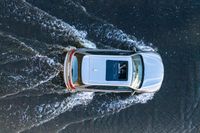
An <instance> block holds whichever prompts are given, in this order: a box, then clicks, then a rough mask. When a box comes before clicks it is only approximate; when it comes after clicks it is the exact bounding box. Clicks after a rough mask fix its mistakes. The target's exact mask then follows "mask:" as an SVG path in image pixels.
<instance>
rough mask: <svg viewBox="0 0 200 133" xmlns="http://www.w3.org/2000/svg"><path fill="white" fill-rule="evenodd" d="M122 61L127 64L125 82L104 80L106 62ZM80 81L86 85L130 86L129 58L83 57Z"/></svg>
mask: <svg viewBox="0 0 200 133" xmlns="http://www.w3.org/2000/svg"><path fill="white" fill-rule="evenodd" d="M108 60H110V61H124V62H127V63H128V70H127V74H128V75H127V80H123V81H121V80H120V81H108V80H106V67H107V66H106V61H108ZM81 75H82V81H83V83H84V84H86V85H110V86H130V84H131V81H132V58H131V56H120V55H117V56H113V55H85V56H84V57H83V60H82V68H81Z"/></svg>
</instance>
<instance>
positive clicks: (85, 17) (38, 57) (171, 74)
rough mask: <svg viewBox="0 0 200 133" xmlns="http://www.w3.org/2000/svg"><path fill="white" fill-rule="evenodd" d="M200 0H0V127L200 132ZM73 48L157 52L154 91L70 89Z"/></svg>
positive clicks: (3, 129) (7, 129) (1, 129)
mask: <svg viewBox="0 0 200 133" xmlns="http://www.w3.org/2000/svg"><path fill="white" fill-rule="evenodd" d="M199 13H200V2H199V1H197V0H196V1H195V0H192V1H170V2H165V1H154V2H152V1H151V2H150V1H145V0H143V1H131V0H125V1H109V2H108V1H102V0H101V1H100V0H98V1H82V0H81V1H80V0H72V1H71V0H61V1H59V2H58V1H56V0H50V1H49V0H48V1H47V0H43V1H40V0H34V1H33V0H27V1H24V0H2V1H0V48H1V49H0V54H1V57H0V84H1V87H0V132H73V133H74V132H77V133H81V132H83V133H84V132H91V133H93V132H97V133H98V132H99V133H102V132H105V133H108V132H115V133H124V132H126V133H129V132H130V133H133V132H136V133H140V132H141V133H144V132H148V133H149V132H150V133H160V132H162V133H163V132H166V133H174V132H185V133H188V132H191V133H198V132H200V119H199V113H200V106H199V103H200V45H199V43H200V16H199ZM67 46H75V47H86V48H96V47H97V48H109V49H129V50H130V49H140V50H144V51H149V50H154V51H158V52H159V53H160V54H161V56H162V59H163V62H164V67H165V77H164V82H163V85H162V87H161V90H160V91H159V92H157V93H155V94H139V95H135V96H131V95H128V94H105V93H92V92H82V93H74V94H70V93H69V92H67V91H65V87H64V84H63V79H62V77H61V76H60V75H61V72H62V69H63V56H62V55H63V50H64V48H65V47H67Z"/></svg>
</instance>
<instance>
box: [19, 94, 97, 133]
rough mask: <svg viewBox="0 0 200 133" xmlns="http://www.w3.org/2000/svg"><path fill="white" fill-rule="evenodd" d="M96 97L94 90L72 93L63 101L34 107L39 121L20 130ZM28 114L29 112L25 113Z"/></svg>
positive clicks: (38, 123)
mask: <svg viewBox="0 0 200 133" xmlns="http://www.w3.org/2000/svg"><path fill="white" fill-rule="evenodd" d="M93 97H94V93H92V92H82V93H76V94H72V96H70V97H67V98H66V99H64V100H63V101H62V102H54V103H50V104H40V105H37V106H36V107H35V108H34V111H35V117H36V119H37V121H35V122H34V124H32V125H31V126H29V127H25V128H23V129H21V130H19V131H18V132H23V131H25V130H29V129H31V128H33V127H35V126H39V125H41V124H43V123H45V122H48V121H50V120H52V119H54V118H55V117H57V116H58V115H60V114H62V113H64V112H66V111H70V110H71V109H72V108H74V107H75V106H78V105H83V106H85V105H88V104H89V103H90V102H91V101H92V99H93ZM25 115H27V114H25Z"/></svg>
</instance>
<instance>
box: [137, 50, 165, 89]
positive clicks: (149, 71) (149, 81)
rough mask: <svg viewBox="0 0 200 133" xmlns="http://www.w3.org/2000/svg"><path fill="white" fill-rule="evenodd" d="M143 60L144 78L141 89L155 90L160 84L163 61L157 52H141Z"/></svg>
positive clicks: (162, 75) (162, 76) (162, 74)
mask: <svg viewBox="0 0 200 133" xmlns="http://www.w3.org/2000/svg"><path fill="white" fill-rule="evenodd" d="M140 55H142V57H143V62H144V79H143V83H142V86H141V89H140V90H141V91H144V92H155V91H158V90H159V89H160V87H161V85H162V81H163V78H164V67H163V62H162V59H161V57H160V55H159V54H157V53H154V52H146V53H141V54H140Z"/></svg>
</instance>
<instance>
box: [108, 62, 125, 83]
mask: <svg viewBox="0 0 200 133" xmlns="http://www.w3.org/2000/svg"><path fill="white" fill-rule="evenodd" d="M106 80H107V81H127V80H128V61H118V60H107V61H106Z"/></svg>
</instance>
